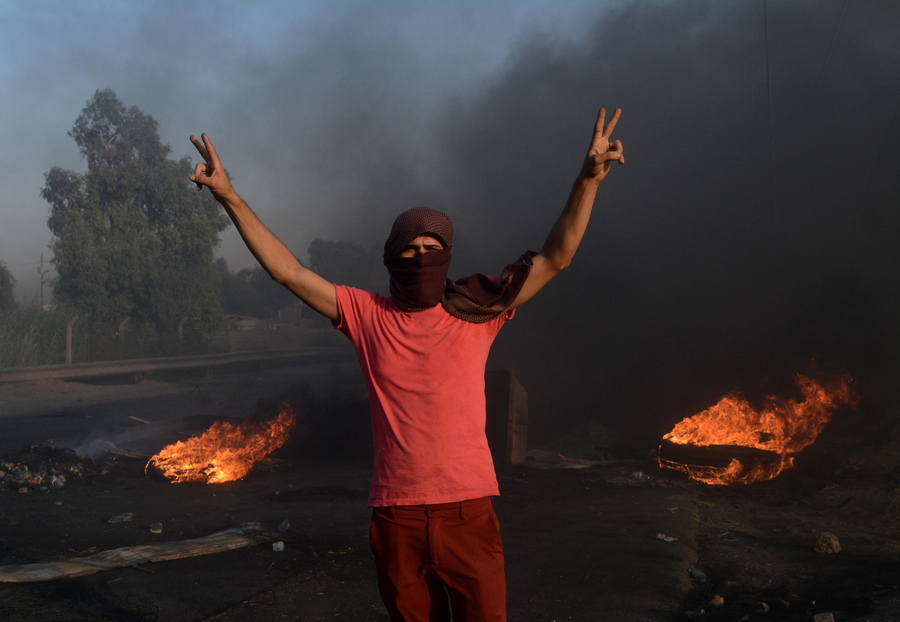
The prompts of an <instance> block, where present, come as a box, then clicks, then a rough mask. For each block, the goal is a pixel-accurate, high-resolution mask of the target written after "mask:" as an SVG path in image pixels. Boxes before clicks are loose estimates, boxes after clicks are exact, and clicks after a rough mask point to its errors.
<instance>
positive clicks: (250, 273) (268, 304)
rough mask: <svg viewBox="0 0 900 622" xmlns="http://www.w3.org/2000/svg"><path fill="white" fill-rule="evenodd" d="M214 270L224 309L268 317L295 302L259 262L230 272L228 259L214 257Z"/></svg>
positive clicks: (287, 291)
mask: <svg viewBox="0 0 900 622" xmlns="http://www.w3.org/2000/svg"><path fill="white" fill-rule="evenodd" d="M216 271H217V272H218V274H219V279H220V282H221V288H222V310H223V311H224V312H225V313H235V314H237V315H246V316H250V317H255V318H260V319H270V318H274V317H276V316H277V315H278V311H279V310H281V309H283V308H285V307H290V306H294V305H296V304H297V303H298V302H299V300H298V298H297V297H296V296H294V294H292V293H291V292H290V290H288V289H287V288H285V287H284V286H282V285H279V284H278V283H276V282H275V281H273V280H272V277H270V276H269V275H268V273H267V272H266V271H265V270H263V269H262V268H260V267H259V266H256V267H255V268H244V269H243V270H238V271H237V272H231V271H230V270H229V269H228V263H227V262H226V261H225V260H224V259H221V258H220V259H217V260H216Z"/></svg>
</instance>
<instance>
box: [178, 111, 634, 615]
mask: <svg viewBox="0 0 900 622" xmlns="http://www.w3.org/2000/svg"><path fill="white" fill-rule="evenodd" d="M620 114H621V112H620V111H619V110H618V109H617V110H616V111H615V112H614V113H613V115H612V117H611V118H610V120H609V122H608V123H607V122H606V111H605V110H604V109H601V110H600V113H599V115H598V117H597V123H596V125H595V127H594V134H593V137H592V139H591V143H590V146H589V148H588V152H587V155H586V157H585V160H584V164H583V166H582V169H581V172H580V174H579V175H578V177H577V179H576V181H575V184H574V186H573V189H572V192H571V194H570V196H569V199H568V202H567V203H566V205H565V208H564V209H563V212H562V214H561V215H560V217H559V218H558V219H557V221H556V224H555V225H554V226H553V228H552V229H551V231H550V233H549V235H548V236H547V239H546V241H545V242H544V245H543V247H542V248H541V250H540V252H539V253H531V252H529V253H526V254H525V255H523V256H522V257H521V258H519V260H518V261H516V262H515V263H513V264H510V265H509V266H507V267H506V269H505V270H504V271H503V273H502V274H501V275H500V276H499V277H486V276H484V275H480V274H476V275H472V276H470V277H467V278H463V279H459V280H457V281H450V280H449V279H447V272H448V268H449V266H450V257H451V253H452V248H453V225H452V223H451V221H450V219H449V218H448V217H447V216H446V215H445V214H443V213H441V212H438V211H436V210H432V209H429V208H424V207H417V208H413V209H410V210H408V211H406V212H403V213H402V214H400V216H399V217H398V218H397V219H396V221H395V222H394V224H393V227H392V228H391V231H390V234H389V236H388V238H387V241H386V242H385V245H384V264H385V266H386V267H387V270H388V273H389V274H390V297H389V298H386V297H384V296H381V295H380V294H377V293H374V292H367V291H363V290H359V289H355V288H352V287H347V286H343V285H335V284H332V283H330V282H328V281H327V280H325V279H323V278H322V277H320V276H319V275H317V274H316V273H314V272H312V271H311V270H309V269H308V268H306V267H304V266H302V265H301V264H300V263H299V262H298V261H297V260H296V258H295V257H294V255H293V254H292V253H291V252H290V251H289V250H288V249H287V247H285V246H284V244H282V243H281V242H280V241H279V240H278V238H277V237H276V236H275V235H274V234H273V233H271V232H270V231H269V230H268V229H267V228H266V227H265V225H263V224H262V222H261V221H260V220H259V219H258V218H257V217H256V215H255V214H254V213H253V211H252V210H251V209H250V208H249V207H248V206H247V204H246V203H245V202H244V201H243V200H242V199H241V198H240V197H239V196H238V195H237V193H236V192H235V191H234V189H233V188H232V186H231V183H230V182H229V180H228V177H227V175H226V174H225V170H224V168H223V167H222V163H221V161H220V160H219V157H218V155H217V154H216V150H215V148H214V147H213V145H212V143H211V142H210V140H209V138H208V137H207V136H206V135H205V134H203V135H202V137H201V138H202V140H200V139H197V138H196V137H194V136H191V142H193V143H194V145H195V146H196V147H197V150H198V151H199V152H200V155H201V156H202V157H203V159H204V160H205V162H203V163H199V164H197V165H196V167H195V169H194V174H193V175H192V176H191V181H192V182H194V183H195V184H196V185H197V189H198V190H202V188H203V186H206V187H208V188H209V189H210V191H212V193H213V195H214V196H215V198H216V199H217V200H218V201H219V203H221V204H222V206H223V207H224V208H225V210H226V212H227V213H228V215H229V216H230V217H231V219H232V221H233V222H234V224H235V226H236V227H237V229H238V231H239V233H240V234H241V236H242V237H243V239H244V241H245V242H246V244H247V247H248V248H249V249H250V252H251V253H253V255H254V256H255V257H256V259H257V260H258V261H259V263H260V264H261V265H262V266H263V268H264V269H265V270H266V271H267V272H268V273H269V274H270V275H271V276H272V278H273V279H275V280H276V281H277V282H278V283H281V284H282V285H284V286H285V287H287V288H288V289H290V290H291V291H292V292H293V293H294V294H295V295H297V296H298V297H299V298H300V299H301V300H303V302H305V303H306V304H307V305H309V306H310V307H312V308H313V309H315V310H316V311H317V312H319V313H321V314H322V315H324V316H325V317H327V318H329V319H330V320H331V321H332V323H333V324H334V326H335V327H336V328H337V329H338V330H340V331H341V332H342V333H344V334H345V335H346V336H347V337H348V339H350V341H351V343H352V344H353V346H354V348H355V350H356V354H357V358H358V359H359V363H360V365H361V367H362V370H363V375H364V377H365V380H366V386H367V389H368V394H369V401H370V407H371V411H372V432H373V442H374V450H375V451H374V455H375V465H374V473H373V477H372V486H371V489H370V493H369V506H370V507H372V508H373V510H372V522H371V531H370V541H371V546H372V551H373V553H374V554H375V562H376V568H377V571H378V587H379V592H380V594H381V597H382V599H383V600H384V603H385V606H386V607H387V610H388V612H389V613H390V616H391V620H394V621H407V622H426V621H449V620H450V619H451V611H452V619H453V620H454V622H476V621H477V622H488V621H490V622H494V621H496V622H501V621H505V620H506V580H505V575H504V568H503V547H502V544H501V540H500V531H499V526H498V522H497V517H496V515H495V514H494V510H493V507H492V502H491V498H492V497H494V496H496V495H498V494H499V490H498V487H497V478H496V475H495V474H494V468H493V461H492V459H491V454H490V450H489V449H488V443H487V439H486V436H485V395H484V372H485V365H486V363H487V357H488V352H489V350H490V347H491V344H492V343H493V341H494V338H495V337H496V335H497V333H498V332H499V330H500V328H501V327H502V326H503V324H504V323H505V322H506V321H507V320H509V319H510V318H511V317H512V316H513V314H514V310H515V309H516V308H517V307H518V306H520V305H521V304H523V303H525V302H526V301H528V300H529V299H530V298H531V297H532V296H534V295H535V294H536V293H538V292H539V291H540V290H541V289H542V288H543V287H544V286H545V285H546V284H547V283H548V282H550V280H551V279H553V278H554V277H555V276H556V275H557V274H559V273H560V272H561V271H562V270H563V269H564V268H566V267H567V266H568V265H569V264H570V263H571V260H572V257H573V256H574V254H575V251H576V250H577V248H578V246H579V244H580V243H581V239H582V237H583V235H584V232H585V229H586V228H587V224H588V220H589V219H590V215H591V211H592V209H593V205H594V199H595V197H596V193H597V188H598V185H599V184H600V182H601V181H602V180H603V179H604V178H605V177H606V175H607V173H608V172H609V170H610V167H611V165H612V163H613V162H615V161H617V162H619V163H624V161H625V158H624V155H623V148H622V142H621V141H619V140H612V139H611V134H612V131H613V129H614V128H615V126H616V123H617V122H618V119H619V115H620Z"/></svg>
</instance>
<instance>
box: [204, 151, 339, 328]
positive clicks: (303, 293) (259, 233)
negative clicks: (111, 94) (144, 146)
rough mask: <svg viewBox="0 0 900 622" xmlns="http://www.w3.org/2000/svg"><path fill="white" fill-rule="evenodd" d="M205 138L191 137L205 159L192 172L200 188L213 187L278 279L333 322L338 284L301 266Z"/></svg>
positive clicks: (251, 246)
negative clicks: (246, 198) (231, 178)
mask: <svg viewBox="0 0 900 622" xmlns="http://www.w3.org/2000/svg"><path fill="white" fill-rule="evenodd" d="M201 138H202V141H201V140H200V139H198V138H197V137H196V136H191V142H192V143H194V146H195V147H196V148H197V151H199V152H200V155H201V156H202V157H203V159H204V160H205V162H201V163H198V164H197V165H196V166H195V167H194V174H193V175H191V181H192V182H194V183H195V184H197V190H202V189H203V186H206V187H207V188H209V189H210V191H211V192H212V193H213V196H214V197H215V198H216V200H217V201H218V202H219V203H221V204H222V207H224V208H225V211H226V212H227V213H228V215H229V216H230V217H231V220H232V222H234V226H235V227H237V230H238V232H239V233H240V234H241V237H242V238H243V239H244V242H245V243H246V244H247V248H249V249H250V252H251V253H253V256H254V257H256V260H257V261H259V263H260V265H262V267H263V268H264V269H265V270H266V272H268V273H269V275H270V276H271V277H272V278H273V279H275V281H277V282H278V283H281V284H282V285H284V286H285V287H287V288H288V289H289V290H291V291H292V292H293V293H294V294H295V295H296V296H297V297H298V298H300V300H302V301H303V302H305V303H306V304H307V305H309V306H310V307H312V308H313V309H314V310H316V311H318V312H319V313H321V314H322V315H324V316H325V317H327V318H329V319H331V320H333V321H337V320H338V319H340V314H339V313H338V306H337V295H336V294H335V291H334V285H332V284H331V283H329V282H328V281H327V280H326V279H323V278H322V277H321V276H319V275H318V274H316V273H315V272H313V271H312V270H310V269H309V268H306V267H304V266H303V265H301V264H300V262H299V261H297V258H296V257H294V255H293V254H292V253H291V251H290V250H288V248H287V247H286V246H285V245H284V244H283V243H282V242H281V240H279V239H278V238H277V237H276V236H275V234H274V233H272V232H271V231H269V229H268V228H267V227H266V226H265V225H264V224H263V223H262V221H260V219H259V218H257V216H256V214H254V213H253V210H251V209H250V207H249V206H248V205H247V204H246V203H245V202H244V200H243V199H241V197H240V196H238V194H237V193H236V192H235V191H234V188H232V186H231V182H230V181H229V180H228V176H227V175H226V174H225V169H224V168H223V167H222V162H221V161H220V160H219V156H218V154H217V153H216V149H215V147H213V144H212V142H211V141H210V140H209V137H208V136H207V135H206V134H201Z"/></svg>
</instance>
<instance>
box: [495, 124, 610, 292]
mask: <svg viewBox="0 0 900 622" xmlns="http://www.w3.org/2000/svg"><path fill="white" fill-rule="evenodd" d="M621 114H622V111H621V110H619V109H618V108H616V110H615V112H613V115H612V118H611V119H610V120H609V123H606V109H605V108H601V109H600V113H599V114H598V115H597V124H596V125H595V126H594V135H593V137H592V139H591V144H590V147H588V152H587V155H586V156H585V159H584V164H583V166H582V167H581V173H580V174H579V175H578V179H576V180H575V185H574V186H573V187H572V192H571V194H570V195H569V200H568V201H567V202H566V206H565V208H564V209H563V212H562V214H561V215H560V216H559V218H558V219H557V221H556V224H554V225H553V228H552V229H551V230H550V233H549V235H547V239H546V240H545V241H544V245H543V246H542V247H541V251H540V253H538V254H537V255H535V256H534V258H533V259H532V261H533V264H534V265H533V267H532V268H531V272H530V273H529V275H528V279H527V280H526V281H525V285H524V286H523V287H522V290H521V291H520V292H519V295H518V296H517V297H516V300H515V302H513V304H512V306H513V308H515V307H518V306H519V305H521V304H524V303H525V302H527V301H529V300H530V299H531V298H532V297H533V296H534V295H535V294H537V293H538V292H539V291H541V289H543V288H544V286H545V285H547V283H549V282H550V281H551V280H553V278H554V277H555V276H556V275H557V274H559V273H560V272H562V271H563V270H565V269H566V268H567V267H569V264H571V263H572V258H573V257H574V256H575V251H577V250H578V246H579V245H580V244H581V239H582V238H583V237H584V232H585V230H586V229H587V226H588V221H590V219H591V212H592V211H593V208H594V200H595V198H596V196H597V188H598V186H599V185H600V182H601V181H603V179H604V178H605V177H606V175H607V173H609V170H610V168H611V167H612V163H613V162H619V163H620V164H624V163H625V155H624V151H623V148H622V141H621V140H612V139H611V138H610V136H611V134H612V131H613V129H615V127H616V123H618V121H619V116H621Z"/></svg>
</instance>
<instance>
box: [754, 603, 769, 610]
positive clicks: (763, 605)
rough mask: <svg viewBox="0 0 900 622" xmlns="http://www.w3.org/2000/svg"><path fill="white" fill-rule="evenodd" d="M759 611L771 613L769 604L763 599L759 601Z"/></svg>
mask: <svg viewBox="0 0 900 622" xmlns="http://www.w3.org/2000/svg"><path fill="white" fill-rule="evenodd" d="M756 612H757V613H769V605H767V604H766V603H764V602H763V601H759V603H758V604H757V607H756Z"/></svg>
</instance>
